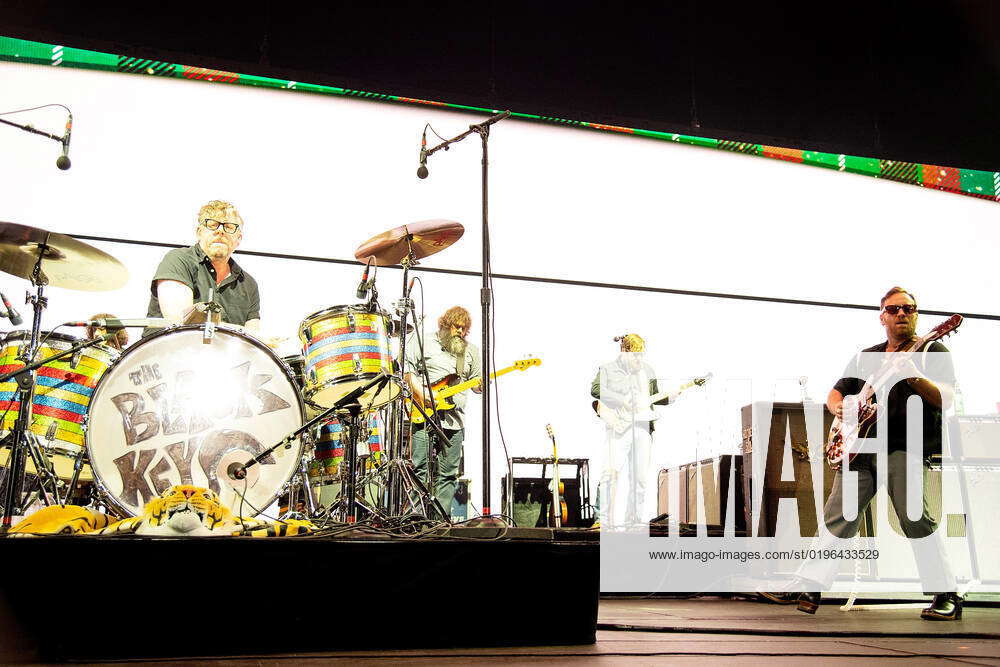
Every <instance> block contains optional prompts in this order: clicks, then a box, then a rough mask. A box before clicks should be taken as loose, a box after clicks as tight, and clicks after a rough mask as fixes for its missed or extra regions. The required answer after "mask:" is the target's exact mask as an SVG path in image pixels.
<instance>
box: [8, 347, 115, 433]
mask: <svg viewBox="0 0 1000 667" xmlns="http://www.w3.org/2000/svg"><path fill="white" fill-rule="evenodd" d="M26 343H27V341H26V336H25V335H23V334H13V335H12V336H10V337H8V338H7V340H6V341H5V342H4V344H3V348H2V349H0V373H9V372H10V371H12V370H16V369H18V368H23V367H24V362H22V361H21V360H20V359H18V358H17V356H18V354H19V352H20V351H21V346H22V345H24V344H26ZM72 344H73V340H72V339H61V338H55V337H50V338H49V340H48V342H47V343H46V345H45V346H44V347H42V348H41V350H40V352H39V357H38V358H42V357H47V356H51V355H53V354H56V353H58V352H61V351H63V350H66V349H69V348H70V347H71V346H72ZM116 356H117V353H115V352H114V351H113V350H111V349H109V348H105V347H96V348H94V347H92V348H89V349H88V350H86V351H85V352H82V353H81V354H80V357H79V361H78V362H77V364H76V365H75V366H71V363H72V361H73V360H72V358H67V359H60V360H58V361H53V362H50V363H48V364H46V365H44V366H42V367H41V368H39V369H38V370H37V372H36V374H35V391H34V397H33V398H32V402H31V426H30V430H31V432H32V433H35V434H36V435H38V436H41V438H42V441H43V445H45V446H51V447H52V448H54V449H61V450H63V451H68V452H74V451H78V450H79V449H81V448H82V447H83V443H84V426H83V423H84V419H85V418H86V415H87V410H88V406H89V405H90V397H91V395H93V393H94V388H95V387H96V386H97V381H98V380H100V379H101V376H102V375H104V372H105V371H107V369H108V367H109V366H110V365H111V362H112V361H113V360H114V358H115V357H116ZM19 409H20V401H19V400H18V394H17V382H16V381H14V380H11V381H9V382H0V412H2V414H3V418H2V420H0V429H2V430H3V431H8V430H10V429H11V428H13V426H14V422H15V421H16V420H17V413H18V411H19ZM53 425H55V437H54V440H53V442H52V443H51V445H48V444H46V442H47V441H46V436H47V434H48V432H49V429H50V428H52V426H53Z"/></svg>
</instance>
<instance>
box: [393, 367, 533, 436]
mask: <svg viewBox="0 0 1000 667" xmlns="http://www.w3.org/2000/svg"><path fill="white" fill-rule="evenodd" d="M541 363H542V360H541V359H522V360H520V361H515V362H514V365H512V366H508V367H507V368H501V369H500V370H498V371H497V372H495V373H490V379H491V380H492V379H494V378H498V377H500V376H501V375H506V374H507V373H510V372H511V371H526V370H528V369H529V368H531V367H532V366H540V365H541ZM456 379H458V376H457V375H455V374H454V373H453V374H451V375H447V376H445V377H443V378H441V379H440V380H438V381H437V382H435V383H434V384H432V385H431V396H433V397H434V410H435V411H437V412H442V411H444V410H451V409H452V408H454V407H455V404H454V403H452V402H450V401H448V400H447V399H448V398H450V397H452V396H454V395H455V394H460V393H462V392H463V391H466V390H468V389H472V388H473V387H478V386H479V378H473V379H471V380H466V381H465V382H462V383H461V384H456V385H452V384H451V383H452V382H454V381H455V380H456ZM424 411H425V412H426V413H427V414H431V409H430V408H424ZM424 421H425V420H424V416H423V415H422V414H420V411H419V410H417V408H416V407H414V406H413V405H411V406H410V422H411V423H413V424H423V423H424Z"/></svg>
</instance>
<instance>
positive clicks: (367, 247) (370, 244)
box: [354, 220, 465, 266]
mask: <svg viewBox="0 0 1000 667" xmlns="http://www.w3.org/2000/svg"><path fill="white" fill-rule="evenodd" d="M464 233H465V227H463V226H462V223H460V222H455V221H454V220H421V221H419V222H411V223H409V224H406V225H403V226H401V227H396V228H395V229H390V230H389V231H387V232H382V233H381V234H377V235H375V236H373V237H371V238H370V239H368V240H367V241H365V242H364V243H362V244H361V245H360V246H358V249H357V250H355V251H354V257H355V258H356V259H358V261H361V262H364V261H367V259H368V258H369V257H374V258H375V261H377V262H378V265H379V266H392V265H393V264H399V263H400V262H402V261H403V258H404V257H406V256H407V254H409V252H410V249H411V248H412V249H413V256H414V259H422V258H424V257H427V256H429V255H433V254H434V253H436V252H441V251H442V250H444V249H445V248H447V247H448V246H450V245H451V244H452V243H454V242H455V241H457V240H459V239H460V238H462V234H464ZM407 240H409V242H407Z"/></svg>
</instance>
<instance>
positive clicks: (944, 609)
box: [920, 593, 962, 621]
mask: <svg viewBox="0 0 1000 667" xmlns="http://www.w3.org/2000/svg"><path fill="white" fill-rule="evenodd" d="M920 618H922V619H924V620H925V621H959V620H961V619H962V596H961V595H957V594H955V593H938V594H937V595H935V596H934V601H933V602H931V606H930V607H927V608H926V609H924V610H923V611H922V612H920Z"/></svg>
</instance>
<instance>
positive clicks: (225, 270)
mask: <svg viewBox="0 0 1000 667" xmlns="http://www.w3.org/2000/svg"><path fill="white" fill-rule="evenodd" d="M243 228H244V224H243V219H242V218H241V217H240V214H239V212H238V211H237V210H236V207H235V206H233V205H232V204H230V203H229V202H225V201H218V200H213V201H210V202H208V203H207V204H205V205H204V206H202V207H201V210H200V211H198V224H197V226H196V227H195V235H196V236H197V239H198V242H197V243H195V244H194V245H192V246H190V247H188V248H175V249H173V250H171V251H169V252H168V253H167V254H166V255H165V256H164V257H163V260H162V261H161V262H160V265H159V266H158V267H157V269H156V273H155V274H154V275H153V280H152V284H151V286H150V291H151V294H150V298H149V308H148V309H147V313H146V316H147V317H164V318H166V319H168V320H170V321H171V322H174V323H176V324H183V323H184V322H185V321H192V320H191V319H190V314H191V312H192V306H194V304H195V303H203V302H206V301H208V300H209V291H212V293H213V296H212V300H213V301H214V302H215V303H218V304H219V305H221V306H222V321H223V322H225V323H227V324H234V325H238V326H241V327H244V328H245V329H246V330H247V331H250V332H251V333H254V334H256V333H258V332H259V331H260V291H259V290H258V288H257V281H256V280H254V279H253V276H251V275H250V274H249V273H247V272H246V271H245V270H243V268H242V267H241V266H240V265H239V264H237V263H236V261H235V260H234V259H233V257H232V256H233V251H235V250H236V248H238V247H239V245H240V241H242V240H243ZM152 331H155V330H150V329H146V331H144V332H143V335H147V334H149V333H152Z"/></svg>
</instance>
